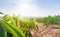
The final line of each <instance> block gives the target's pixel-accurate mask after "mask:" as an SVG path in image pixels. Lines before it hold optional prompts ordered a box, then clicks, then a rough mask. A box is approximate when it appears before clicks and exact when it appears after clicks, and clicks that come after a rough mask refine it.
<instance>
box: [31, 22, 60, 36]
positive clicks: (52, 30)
mask: <svg viewBox="0 0 60 37" xmlns="http://www.w3.org/2000/svg"><path fill="white" fill-rule="evenodd" d="M37 25H38V29H37V30H31V34H32V36H33V37H60V26H59V25H53V26H52V25H49V26H47V25H44V24H43V23H37Z"/></svg>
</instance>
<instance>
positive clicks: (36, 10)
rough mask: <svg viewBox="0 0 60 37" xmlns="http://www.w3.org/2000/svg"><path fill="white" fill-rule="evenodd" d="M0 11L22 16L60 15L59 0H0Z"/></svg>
mask: <svg viewBox="0 0 60 37" xmlns="http://www.w3.org/2000/svg"><path fill="white" fill-rule="evenodd" d="M0 11H1V12H3V13H5V14H9V15H13V14H16V15H21V16H22V17H25V16H26V17H43V16H48V15H52V16H53V15H60V0H0Z"/></svg>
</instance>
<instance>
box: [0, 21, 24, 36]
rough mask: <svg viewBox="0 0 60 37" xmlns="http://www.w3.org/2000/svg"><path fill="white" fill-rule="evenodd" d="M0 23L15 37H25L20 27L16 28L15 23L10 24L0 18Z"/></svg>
mask: <svg viewBox="0 0 60 37" xmlns="http://www.w3.org/2000/svg"><path fill="white" fill-rule="evenodd" d="M0 24H1V25H2V27H3V28H4V29H6V31H9V32H10V33H11V34H13V35H14V36H15V37H25V36H24V34H23V32H22V31H21V30H20V29H18V28H17V27H16V26H15V25H11V24H9V23H7V22H6V21H4V20H0Z"/></svg>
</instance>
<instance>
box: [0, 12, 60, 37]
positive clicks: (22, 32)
mask: <svg viewBox="0 0 60 37" xmlns="http://www.w3.org/2000/svg"><path fill="white" fill-rule="evenodd" d="M0 14H1V15H2V14H3V13H1V12H0ZM0 37H60V16H59V15H56V16H47V17H39V18H33V17H29V18H28V17H24V18H22V17H20V16H16V15H13V16H9V15H7V14H6V15H4V16H0Z"/></svg>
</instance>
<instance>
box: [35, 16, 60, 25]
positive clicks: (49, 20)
mask: <svg viewBox="0 0 60 37" xmlns="http://www.w3.org/2000/svg"><path fill="white" fill-rule="evenodd" d="M36 22H42V23H45V24H46V25H49V24H50V25H53V24H56V25H59V24H60V16H59V15H55V16H47V17H41V18H36Z"/></svg>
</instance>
